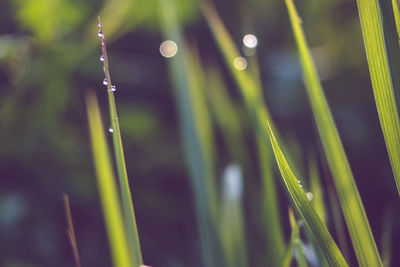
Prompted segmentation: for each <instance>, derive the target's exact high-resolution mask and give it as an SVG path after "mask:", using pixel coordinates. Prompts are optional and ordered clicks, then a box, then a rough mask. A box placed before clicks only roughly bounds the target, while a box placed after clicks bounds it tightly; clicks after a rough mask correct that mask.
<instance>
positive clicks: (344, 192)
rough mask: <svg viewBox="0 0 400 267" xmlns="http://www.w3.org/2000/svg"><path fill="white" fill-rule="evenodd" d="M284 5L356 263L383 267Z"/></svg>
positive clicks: (293, 17) (299, 32) (295, 20)
mask: <svg viewBox="0 0 400 267" xmlns="http://www.w3.org/2000/svg"><path fill="white" fill-rule="evenodd" d="M286 5H287V8H288V11H289V16H290V21H291V24H292V28H293V32H294V36H295V39H296V43H297V46H298V50H299V56H300V62H301V65H302V68H303V76H304V79H305V84H306V88H307V92H308V97H309V100H310V103H311V107H312V110H313V113H314V117H315V120H316V124H317V127H318V131H319V135H320V137H321V140H322V145H323V148H324V151H325V155H326V157H327V160H328V164H329V167H330V170H331V172H332V176H333V180H334V182H335V185H336V190H337V192H338V195H339V199H340V204H341V207H342V210H343V214H344V217H345V220H346V223H347V227H348V229H349V233H350V236H351V240H352V242H353V247H354V249H355V251H356V255H357V259H358V262H359V264H360V265H361V266H382V262H381V259H380V256H379V253H378V250H377V247H376V244H375V240H374V237H373V235H372V232H371V228H370V226H369V222H368V219H367V215H366V214H365V210H364V206H363V204H362V202H361V198H360V195H359V193H358V189H357V186H356V183H355V181H354V178H353V174H352V172H351V169H350V165H349V162H348V160H347V157H346V154H345V151H344V148H343V145H342V142H341V140H340V137H339V133H338V131H337V129H336V125H335V122H334V120H333V117H332V114H331V111H330V109H329V106H328V103H327V101H326V98H325V94H324V92H323V90H322V87H321V84H320V81H319V78H318V76H317V72H316V69H315V66H314V64H313V62H312V59H311V54H310V51H309V49H308V47H307V43H306V40H305V36H304V33H303V29H302V27H301V25H300V18H299V17H298V14H297V11H296V8H295V6H294V4H293V2H292V1H291V0H286ZM399 155H400V154H399Z"/></svg>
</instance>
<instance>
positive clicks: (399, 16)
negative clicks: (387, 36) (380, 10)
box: [392, 0, 400, 43]
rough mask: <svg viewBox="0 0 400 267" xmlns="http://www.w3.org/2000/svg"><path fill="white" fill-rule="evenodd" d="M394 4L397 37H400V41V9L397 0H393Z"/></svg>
mask: <svg viewBox="0 0 400 267" xmlns="http://www.w3.org/2000/svg"><path fill="white" fill-rule="evenodd" d="M392 6H393V13H394V19H395V22H396V29H397V38H398V39H399V43H400V10H399V4H398V3H397V0H392Z"/></svg>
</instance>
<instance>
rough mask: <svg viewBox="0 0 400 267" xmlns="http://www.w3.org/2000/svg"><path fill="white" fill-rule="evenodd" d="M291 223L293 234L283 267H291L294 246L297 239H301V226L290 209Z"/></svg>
mask: <svg viewBox="0 0 400 267" xmlns="http://www.w3.org/2000/svg"><path fill="white" fill-rule="evenodd" d="M289 222H290V227H291V228H292V233H291V234H290V240H289V244H288V246H287V248H286V252H285V256H284V257H283V261H282V267H290V266H291V264H292V260H293V253H294V246H295V242H296V239H297V238H298V237H299V232H300V229H299V225H298V223H297V221H296V218H295V217H294V214H293V210H292V209H291V208H289Z"/></svg>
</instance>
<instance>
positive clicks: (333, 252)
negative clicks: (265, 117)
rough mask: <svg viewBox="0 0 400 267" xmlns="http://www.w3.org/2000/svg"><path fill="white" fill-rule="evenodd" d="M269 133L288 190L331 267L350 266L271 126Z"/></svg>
mask: <svg viewBox="0 0 400 267" xmlns="http://www.w3.org/2000/svg"><path fill="white" fill-rule="evenodd" d="M268 132H269V137H270V142H271V145H272V149H273V151H274V154H275V159H276V162H277V164H278V167H279V170H280V172H281V175H282V178H283V181H284V182H285V185H286V188H287V189H288V191H289V194H290V196H291V198H292V200H293V203H294V205H295V207H296V209H297V211H298V212H299V214H300V216H301V217H302V219H303V220H304V222H305V224H306V226H307V227H308V228H309V230H310V232H311V233H312V236H313V237H314V239H315V241H316V243H317V244H318V246H319V247H320V248H321V250H322V252H323V253H324V255H325V257H326V259H327V261H328V262H329V264H330V266H341V267H343V266H348V265H347V263H346V261H345V259H344V258H343V255H342V253H341V252H340V250H339V248H338V247H337V245H336V243H335V241H334V240H333V238H332V237H331V235H330V234H329V232H328V229H326V226H325V225H324V224H323V223H322V221H321V219H320V218H319V217H318V215H317V213H316V212H315V210H314V209H313V207H312V205H311V203H310V201H309V200H308V198H307V196H306V194H305V193H304V191H303V189H302V188H301V186H300V184H299V183H298V179H297V178H296V177H295V175H294V174H293V172H292V170H291V169H290V167H289V165H288V163H287V161H286V159H285V156H284V155H283V153H282V151H281V149H280V147H279V145H278V142H277V140H276V138H275V136H274V133H273V132H272V129H271V127H270V126H269V124H268Z"/></svg>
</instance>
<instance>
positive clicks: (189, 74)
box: [160, 0, 222, 266]
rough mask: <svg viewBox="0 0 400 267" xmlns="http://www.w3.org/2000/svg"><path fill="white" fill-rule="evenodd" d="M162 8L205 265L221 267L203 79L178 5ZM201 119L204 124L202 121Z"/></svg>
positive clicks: (170, 1)
mask: <svg viewBox="0 0 400 267" xmlns="http://www.w3.org/2000/svg"><path fill="white" fill-rule="evenodd" d="M160 8H161V9H160V12H161V14H160V17H161V21H160V24H161V29H162V31H163V35H164V37H165V39H166V40H173V41H174V42H175V43H176V44H177V47H178V52H177V54H176V55H175V56H174V57H171V58H168V59H167V61H168V62H167V63H168V65H167V66H168V71H169V75H170V78H171V82H172V84H173V89H174V96H175V101H176V105H177V107H178V115H179V120H180V126H181V132H182V133H181V134H182V138H183V146H184V152H185V156H186V159H187V165H188V171H189V174H190V178H191V185H192V190H193V195H194V202H195V208H196V216H197V223H198V230H199V231H198V232H199V239H200V243H201V249H202V254H203V261H204V262H203V265H204V266H220V265H222V263H221V254H222V251H221V244H220V242H221V240H220V238H219V233H218V230H219V224H218V219H217V216H218V202H217V193H216V185H215V173H214V171H215V170H214V169H213V164H214V163H213V161H212V160H211V159H212V158H213V156H212V155H210V152H212V151H211V149H210V147H213V146H212V145H211V144H209V143H205V142H210V139H211V138H207V137H206V136H208V137H210V135H211V133H210V132H208V133H207V130H206V129H208V131H210V129H211V126H210V125H204V123H205V124H207V123H208V119H207V118H206V117H204V116H205V115H204V114H207V107H206V106H204V105H203V103H205V101H203V100H200V101H199V100H198V99H196V98H195V97H194V96H195V95H200V97H202V94H201V89H202V88H201V87H200V88H199V84H198V82H200V78H199V77H198V76H197V75H198V73H197V72H196V71H195V69H194V68H195V65H194V62H192V57H191V56H190V54H189V53H188V52H187V50H186V47H185V44H184V41H183V37H182V30H181V25H180V22H179V21H178V19H177V16H176V8H175V1H174V0H162V1H160ZM193 101H195V102H193ZM201 114H203V115H201ZM201 118H203V120H202V121H199V119H200V120H201ZM204 118H205V119H204ZM202 124H203V125H202ZM207 140H208V141H207Z"/></svg>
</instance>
